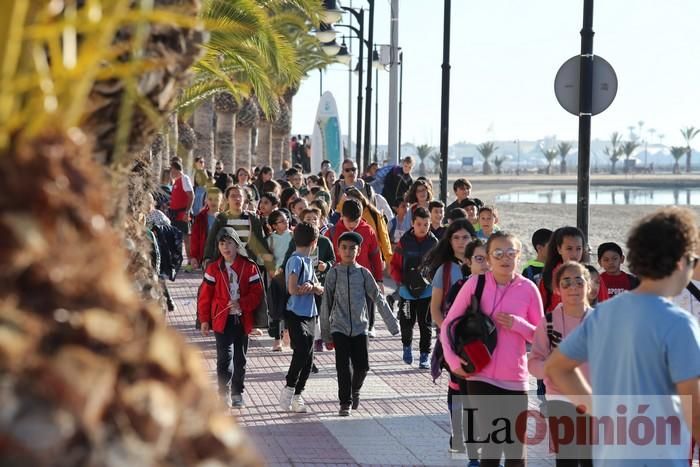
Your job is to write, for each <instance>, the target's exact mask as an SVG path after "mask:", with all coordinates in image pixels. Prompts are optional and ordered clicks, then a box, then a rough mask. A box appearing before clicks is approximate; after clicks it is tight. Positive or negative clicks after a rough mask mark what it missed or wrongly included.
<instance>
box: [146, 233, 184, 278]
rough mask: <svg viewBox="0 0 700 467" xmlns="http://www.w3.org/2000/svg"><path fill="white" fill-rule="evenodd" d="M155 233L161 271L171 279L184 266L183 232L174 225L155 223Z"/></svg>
mask: <svg viewBox="0 0 700 467" xmlns="http://www.w3.org/2000/svg"><path fill="white" fill-rule="evenodd" d="M153 234H154V235H155V237H156V241H157V242H158V250H159V251H160V271H159V273H160V274H162V275H165V276H166V277H167V278H168V279H170V280H171V281H174V280H175V276H177V273H178V272H179V271H180V267H181V266H182V260H183V257H182V232H181V231H180V229H178V228H177V227H173V226H172V225H154V226H153Z"/></svg>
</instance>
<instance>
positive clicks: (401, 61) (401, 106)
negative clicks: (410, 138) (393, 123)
mask: <svg viewBox="0 0 700 467" xmlns="http://www.w3.org/2000/svg"><path fill="white" fill-rule="evenodd" d="M399 63H400V65H401V74H400V76H399V144H398V154H399V161H400V160H401V141H402V140H401V130H402V126H403V52H401V53H400V54H399Z"/></svg>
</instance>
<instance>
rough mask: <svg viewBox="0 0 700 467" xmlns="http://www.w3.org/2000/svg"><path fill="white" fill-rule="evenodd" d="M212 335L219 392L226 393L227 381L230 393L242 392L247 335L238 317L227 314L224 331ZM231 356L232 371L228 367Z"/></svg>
mask: <svg viewBox="0 0 700 467" xmlns="http://www.w3.org/2000/svg"><path fill="white" fill-rule="evenodd" d="M214 337H215V338H216V376H217V381H218V384H219V394H221V395H224V394H226V385H227V384H228V383H229V381H230V382H231V394H243V388H244V384H243V380H244V379H245V366H246V353H247V352H248V335H247V334H246V333H245V331H244V330H243V325H242V324H241V320H240V317H238V316H234V315H229V316H228V319H227V320H226V327H225V328H224V332H223V333H219V332H215V333H214ZM232 353H233V355H232ZM232 357H233V373H232V372H231V370H230V369H229V368H230V367H231V358H232Z"/></svg>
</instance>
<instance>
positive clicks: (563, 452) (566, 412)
mask: <svg viewBox="0 0 700 467" xmlns="http://www.w3.org/2000/svg"><path fill="white" fill-rule="evenodd" d="M546 404H547V419H548V420H549V433H550V436H551V438H550V439H551V440H552V447H553V448H554V450H555V453H556V457H557V460H556V466H557V467H593V461H592V460H591V459H592V458H593V450H592V447H591V445H590V443H588V442H586V443H577V442H576V441H577V440H576V437H574V439H573V440H572V442H571V444H567V445H566V446H561V445H559V443H558V440H559V434H558V433H557V431H558V430H559V425H558V424H557V423H556V422H555V420H556V418H559V417H567V418H570V419H571V420H576V418H577V417H580V416H582V415H580V414H578V413H576V408H575V407H574V405H573V404H571V403H569V402H566V401H559V400H552V401H547V402H546ZM588 421H589V423H588V424H587V425H586V426H587V427H590V418H588ZM574 426H577V425H576V423H574ZM577 435H578V433H577ZM584 436H585V435H584ZM587 441H590V439H588V440H587Z"/></svg>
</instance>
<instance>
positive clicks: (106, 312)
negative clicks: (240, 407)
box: [0, 0, 257, 467]
mask: <svg viewBox="0 0 700 467" xmlns="http://www.w3.org/2000/svg"><path fill="white" fill-rule="evenodd" d="M142 3H143V2H141V3H139V2H132V1H131V0H111V1H109V2H107V1H101V0H93V1H90V2H63V3H60V4H59V7H60V8H56V5H53V4H52V5H50V6H47V5H48V4H47V3H46V2H43V1H38V0H25V1H22V0H18V1H15V2H5V7H6V8H5V10H4V11H5V14H3V15H0V38H1V39H2V40H0V63H2V64H3V73H2V76H1V77H0V183H1V184H2V196H0V212H2V213H3V216H2V219H0V235H2V238H3V239H4V243H3V245H2V246H0V264H3V266H4V267H3V269H2V272H1V273H0V275H1V279H0V303H2V304H3V305H2V322H1V323H0V333H1V334H2V336H3V338H2V339H0V341H1V342H0V348H1V350H0V353H2V358H1V359H0V374H2V375H3V398H4V399H6V400H10V401H12V402H11V405H12V407H13V410H9V411H8V410H5V419H4V420H3V439H5V440H7V442H6V443H4V444H5V445H4V446H3V449H2V450H1V451H2V452H0V458H1V459H2V460H3V462H2V463H3V464H6V463H8V462H9V463H11V464H15V465H44V464H47V463H56V462H57V461H55V459H61V461H60V464H61V465H65V466H69V467H72V466H77V465H85V464H94V465H105V464H109V463H113V462H114V459H115V457H114V456H115V453H117V454H116V455H117V456H118V457H119V458H121V459H128V461H127V463H129V464H133V465H206V464H211V465H214V464H216V463H221V464H224V465H237V464H245V465H252V464H257V462H256V459H255V457H254V455H252V454H251V452H250V451H249V448H247V447H246V444H245V443H244V442H242V440H243V439H244V438H243V433H242V432H241V430H240V429H238V428H236V426H235V422H234V421H233V419H232V418H231V417H225V416H222V407H221V406H220V405H219V403H218V402H217V398H216V396H215V395H214V394H213V393H212V390H211V388H210V381H209V379H208V377H207V375H206V373H205V372H204V371H203V370H202V368H203V366H202V365H203V362H202V361H201V353H200V351H199V350H198V349H195V348H194V347H192V346H190V345H187V344H186V343H185V342H184V340H183V338H182V336H180V335H178V334H177V333H176V332H175V331H174V330H172V329H169V328H168V327H167V326H166V324H165V321H164V320H163V318H162V312H161V310H160V309H159V307H158V306H157V304H156V303H155V302H154V301H153V300H152V299H149V300H146V299H144V298H143V297H145V296H147V295H148V296H152V289H151V291H147V289H146V287H145V286H144V284H143V283H142V282H140V281H141V280H142V279H143V280H144V281H146V282H148V276H150V281H151V283H155V279H154V278H153V274H152V272H153V271H150V270H145V271H144V270H143V269H142V270H141V272H145V274H144V275H143V276H138V281H137V280H136V279H137V276H136V275H135V274H134V275H131V273H133V272H134V271H133V270H132V269H130V268H131V266H132V265H133V264H143V262H145V263H146V264H147V263H149V262H150V261H149V258H150V250H149V249H148V247H147V246H146V247H143V249H142V246H143V245H148V244H147V243H143V244H142V243H139V242H134V243H133V244H132V245H130V246H128V248H129V250H127V249H126V248H127V247H126V244H127V243H132V242H126V241H125V230H126V231H129V235H130V236H129V238H130V239H132V238H137V236H136V235H135V232H140V237H138V238H139V239H140V240H144V242H147V240H146V239H145V236H144V230H145V229H144V228H143V219H142V218H141V219H139V217H138V214H140V215H141V217H142V216H143V208H144V205H145V203H144V201H145V199H146V196H145V194H146V193H147V192H148V190H149V186H148V184H147V183H145V181H146V179H147V178H148V170H149V168H148V166H147V160H146V159H142V157H143V154H142V149H143V148H144V147H147V146H148V144H149V143H150V140H151V139H152V137H153V135H154V133H155V131H156V129H158V128H161V126H162V124H163V122H164V117H165V116H166V115H167V114H168V112H169V110H170V106H171V105H172V102H173V101H174V99H175V98H176V96H177V90H178V87H179V86H180V85H181V83H183V82H184V80H185V79H186V76H185V73H184V72H185V70H186V69H187V67H189V65H190V64H191V63H192V62H193V61H194V54H195V53H196V50H197V43H198V41H199V38H201V37H202V35H201V31H197V30H196V29H195V28H197V27H198V26H197V25H198V23H197V21H196V19H195V17H196V14H197V12H198V11H197V8H198V5H199V3H198V2H178V3H177V5H176V6H175V7H172V6H170V5H171V4H172V3H173V2H171V1H169V0H162V1H161V0H156V1H155V2H151V4H150V5H149V8H142ZM82 5H85V6H84V7H83V6H82ZM132 7H133V9H132ZM78 34H79V35H78ZM127 43H128V47H125V45H126V44H127ZM30 57H31V59H28V58H30ZM136 157H138V159H135V158H136ZM108 161H114V162H117V163H116V164H110V165H106V164H104V163H103V162H108ZM125 169H128V172H129V173H131V174H134V176H133V177H132V176H129V178H128V180H127V179H125V178H124V177H121V176H120V173H124V172H126V171H127V170H125ZM122 182H123V183H122ZM127 182H128V183H127ZM47 195H48V196H50V203H47V202H46V200H47ZM125 198H128V199H129V200H130V201H131V200H140V203H139V204H131V203H130V204H129V210H126V209H123V210H122V209H120V208H118V207H119V205H120V204H119V203H118V201H120V200H123V199H125ZM124 204H125V203H124ZM115 212H116V213H117V214H116V215H115ZM115 216H116V217H115ZM113 223H114V224H116V225H117V227H115V226H114V225H113ZM19 225H21V227H22V228H21V232H20V231H19V230H18V229H17V227H18V226H19ZM131 235H134V236H133V237H132V236H131ZM129 257H136V258H137V259H135V260H134V263H130V262H129V261H127V258H129ZM137 286H138V288H139V289H140V290H141V292H142V294H139V293H137V292H136V290H137ZM39 290H40V291H41V293H37V291H39ZM28 356H30V357H31V358H28ZM37 375H41V377H37ZM47 384H48V385H47ZM49 387H50V389H49V390H47V388H49ZM154 401H156V402H157V404H156V405H157V407H156V406H154V405H153V403H154ZM57 414H60V416H58V417H57ZM193 427H196V428H195V429H193ZM27 433H44V434H47V433H50V435H49V436H50V443H48V444H43V445H37V444H36V443H34V442H33V441H32V440H31V439H30V438H29V437H27V436H26V434H27ZM96 433H101V434H104V436H95V434H96ZM44 439H45V440H46V439H48V438H44ZM222 440H223V441H222ZM206 445H215V446H216V449H215V450H208V449H202V446H206Z"/></svg>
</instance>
